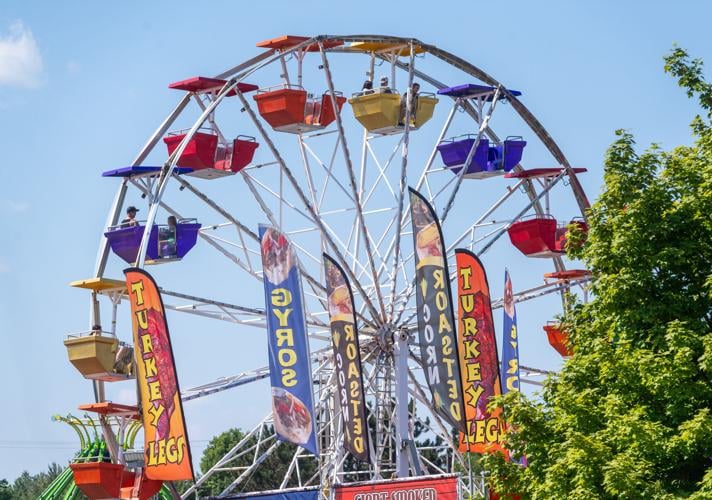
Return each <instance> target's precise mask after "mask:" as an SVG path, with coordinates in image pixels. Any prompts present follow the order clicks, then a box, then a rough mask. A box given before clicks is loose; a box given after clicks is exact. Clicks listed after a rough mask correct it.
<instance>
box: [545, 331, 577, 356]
mask: <svg viewBox="0 0 712 500" xmlns="http://www.w3.org/2000/svg"><path fill="white" fill-rule="evenodd" d="M544 331H545V332H546V336H547V338H548V339H549V344H551V347H553V348H554V349H556V352H558V353H559V354H561V355H562V356H564V357H568V356H571V355H573V353H574V351H573V347H572V346H571V343H570V338H569V333H568V332H567V331H566V330H564V329H563V328H562V327H561V323H554V322H550V323H547V324H546V325H544Z"/></svg>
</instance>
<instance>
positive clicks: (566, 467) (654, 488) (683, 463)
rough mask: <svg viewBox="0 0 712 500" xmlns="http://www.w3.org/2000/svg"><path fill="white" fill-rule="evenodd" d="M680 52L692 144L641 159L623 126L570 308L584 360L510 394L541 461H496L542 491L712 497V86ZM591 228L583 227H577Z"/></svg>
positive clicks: (536, 492)
mask: <svg viewBox="0 0 712 500" xmlns="http://www.w3.org/2000/svg"><path fill="white" fill-rule="evenodd" d="M702 70H703V66H702V62H701V61H699V60H691V59H690V58H689V56H688V54H687V53H686V52H685V51H684V50H682V49H679V48H675V49H674V50H673V51H672V52H671V53H670V54H669V55H668V56H667V57H666V58H665V71H666V72H668V73H669V74H671V75H673V76H674V77H675V78H677V80H678V82H679V84H680V86H681V87H682V88H683V89H685V91H686V92H687V94H688V96H690V97H696V98H697V100H698V102H699V104H700V107H701V109H702V111H703V112H704V116H697V117H695V119H694V120H693V122H692V131H693V134H694V143H693V145H692V146H680V147H677V148H674V149H673V150H671V151H667V152H665V151H662V150H661V149H660V148H659V147H658V146H656V145H653V146H651V147H650V148H649V149H647V150H646V151H644V152H642V153H638V152H637V151H636V147H635V142H634V139H633V137H632V135H631V134H629V133H626V132H623V131H618V132H617V135H618V138H617V140H616V141H615V142H614V143H613V145H612V146H611V147H610V148H609V150H608V152H607V154H606V158H605V173H604V181H605V188H604V191H603V193H602V195H601V197H600V198H599V199H598V200H597V202H596V203H595V204H594V205H593V206H592V208H591V210H590V213H589V224H590V231H589V234H588V240H587V242H586V244H585V245H584V246H583V247H582V248H580V249H575V248H573V247H570V251H571V252H572V253H573V255H574V256H575V257H579V258H581V259H582V260H583V261H584V262H585V263H586V264H587V266H588V267H589V269H591V271H592V272H593V276H594V282H593V291H594V298H593V300H592V301H591V302H590V303H588V304H574V305H572V306H571V307H570V310H569V311H567V314H566V318H565V321H564V325H565V327H566V328H567V329H568V331H569V332H570V334H571V341H572V343H573V346H574V355H573V356H572V358H570V359H569V360H568V361H567V362H566V363H565V364H564V367H563V369H562V370H561V372H560V373H559V375H558V376H557V377H555V378H552V379H550V380H549V381H548V382H547V383H546V385H545V387H544V390H543V393H542V398H541V399H540V400H536V401H530V400H527V399H526V398H524V397H522V396H521V395H518V394H516V393H510V394H509V395H508V396H507V397H505V398H503V399H501V400H499V401H498V402H497V404H501V405H503V406H504V408H505V412H506V414H507V417H508V420H509V421H510V423H511V424H513V428H514V429H515V430H514V431H512V432H511V433H510V434H509V436H508V437H507V439H508V443H509V446H510V448H511V449H513V450H515V455H517V454H521V453H522V452H523V453H524V454H526V456H527V459H528V460H529V464H530V465H529V467H528V468H526V469H522V468H520V467H519V466H517V465H513V464H510V463H506V462H504V460H503V459H502V457H501V456H488V457H486V458H485V463H486V467H487V469H488V470H489V472H490V474H491V476H490V477H491V482H492V485H493V486H494V488H495V489H496V490H497V491H499V492H501V493H507V492H508V493H517V492H520V493H524V494H525V495H526V496H527V497H530V498H627V499H634V498H679V497H690V498H695V499H703V498H706V499H709V498H712V460H711V459H712V415H710V412H711V408H712V383H711V381H712V333H711V331H712V128H711V126H710V118H712V85H710V84H709V83H707V82H706V81H705V79H704V77H703V71H702ZM579 236H580V235H579Z"/></svg>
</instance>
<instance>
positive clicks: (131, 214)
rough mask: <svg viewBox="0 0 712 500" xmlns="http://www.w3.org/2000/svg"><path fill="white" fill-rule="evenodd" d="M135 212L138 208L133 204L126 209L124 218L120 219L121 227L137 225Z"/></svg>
mask: <svg viewBox="0 0 712 500" xmlns="http://www.w3.org/2000/svg"><path fill="white" fill-rule="evenodd" d="M136 212H138V208H136V207H134V206H133V205H132V206H130V207H129V208H127V209H126V218H125V219H124V220H122V221H121V227H122V228H124V227H133V226H138V221H137V220H136Z"/></svg>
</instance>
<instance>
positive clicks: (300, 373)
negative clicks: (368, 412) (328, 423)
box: [259, 225, 319, 455]
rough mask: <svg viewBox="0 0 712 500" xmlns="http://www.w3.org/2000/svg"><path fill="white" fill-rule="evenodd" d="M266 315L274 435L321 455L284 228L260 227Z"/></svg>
mask: <svg viewBox="0 0 712 500" xmlns="http://www.w3.org/2000/svg"><path fill="white" fill-rule="evenodd" d="M259 236H260V245H261V249H262V271H263V279H262V282H263V283H264V290H265V315H266V317H267V336H268V344H267V345H268V351H269V372H270V381H271V386H272V416H273V419H274V429H275V432H276V434H277V437H278V438H279V439H280V440H282V441H287V442H289V443H293V444H296V445H298V446H301V447H302V448H304V449H305V450H307V451H310V452H312V453H314V454H315V455H318V454H319V450H318V447H317V443H316V422H315V420H314V395H313V388H312V375H311V360H310V355H309V338H308V337H307V326H306V320H305V316H304V303H303V301H302V285H301V280H300V276H299V266H298V265H297V258H296V255H295V254H294V248H293V247H292V244H291V243H290V242H289V240H288V239H287V237H286V236H285V235H284V233H281V232H280V231H278V230H277V229H276V228H274V227H271V226H263V225H260V227H259Z"/></svg>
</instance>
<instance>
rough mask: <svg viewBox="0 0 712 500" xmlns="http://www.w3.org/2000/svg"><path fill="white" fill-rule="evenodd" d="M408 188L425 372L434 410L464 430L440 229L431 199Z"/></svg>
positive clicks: (421, 346) (450, 295) (452, 314)
mask: <svg viewBox="0 0 712 500" xmlns="http://www.w3.org/2000/svg"><path fill="white" fill-rule="evenodd" d="M409 191H410V216H411V223H412V226H413V246H414V247H415V295H416V302H417V305H418V332H419V334H420V356H421V358H422V359H421V362H422V365H423V371H424V372H425V379H426V381H427V382H428V386H429V387H430V393H431V394H432V396H433V409H434V411H435V412H436V413H437V414H438V415H440V416H441V417H443V418H444V419H445V420H446V421H447V422H448V423H450V425H452V426H453V427H454V428H455V429H457V430H459V431H461V432H464V431H465V421H464V414H463V402H462V388H461V385H460V376H459V373H460V368H459V363H458V355H457V344H456V340H455V314H454V313H453V308H452V292H451V291H450V273H449V272H448V268H447V261H446V257H445V255H446V254H445V246H444V244H443V236H442V231H441V230H440V223H439V222H438V219H437V217H436V215H435V212H434V211H433V207H431V206H430V203H428V202H427V200H426V199H425V198H423V196H422V195H421V194H420V193H418V192H417V191H415V190H414V189H411V188H409Z"/></svg>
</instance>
